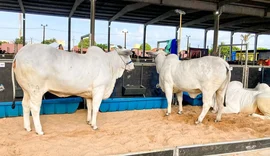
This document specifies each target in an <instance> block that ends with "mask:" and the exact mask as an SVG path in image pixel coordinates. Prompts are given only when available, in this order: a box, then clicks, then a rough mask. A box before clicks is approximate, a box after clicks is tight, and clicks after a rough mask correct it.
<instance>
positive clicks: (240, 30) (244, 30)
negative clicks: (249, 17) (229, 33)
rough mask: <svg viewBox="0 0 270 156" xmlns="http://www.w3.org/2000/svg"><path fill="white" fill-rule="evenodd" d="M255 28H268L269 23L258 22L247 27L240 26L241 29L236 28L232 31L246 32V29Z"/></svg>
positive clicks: (252, 29) (251, 29)
mask: <svg viewBox="0 0 270 156" xmlns="http://www.w3.org/2000/svg"><path fill="white" fill-rule="evenodd" d="M256 29H270V25H269V24H267V23H265V24H259V25H255V26H251V27H247V28H241V29H236V30H235V31H234V32H246V31H254V30H256Z"/></svg>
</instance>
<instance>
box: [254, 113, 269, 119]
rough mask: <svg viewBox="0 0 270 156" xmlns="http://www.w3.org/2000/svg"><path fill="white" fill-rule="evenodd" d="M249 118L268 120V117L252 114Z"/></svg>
mask: <svg viewBox="0 0 270 156" xmlns="http://www.w3.org/2000/svg"><path fill="white" fill-rule="evenodd" d="M251 116H253V117H257V118H260V119H263V120H264V119H270V116H264V115H260V114H256V113H252V114H251Z"/></svg>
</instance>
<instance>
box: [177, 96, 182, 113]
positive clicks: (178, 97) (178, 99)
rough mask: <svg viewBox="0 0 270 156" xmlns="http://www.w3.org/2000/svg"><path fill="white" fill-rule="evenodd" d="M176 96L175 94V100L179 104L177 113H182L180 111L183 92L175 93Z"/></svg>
mask: <svg viewBox="0 0 270 156" xmlns="http://www.w3.org/2000/svg"><path fill="white" fill-rule="evenodd" d="M176 96H177V101H178V104H179V110H178V114H182V111H183V106H182V102H183V92H178V93H176Z"/></svg>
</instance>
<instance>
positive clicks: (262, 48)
mask: <svg viewBox="0 0 270 156" xmlns="http://www.w3.org/2000/svg"><path fill="white" fill-rule="evenodd" d="M257 50H268V49H267V48H264V47H258V48H257Z"/></svg>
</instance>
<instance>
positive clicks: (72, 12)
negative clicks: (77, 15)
mask: <svg viewBox="0 0 270 156" xmlns="http://www.w3.org/2000/svg"><path fill="white" fill-rule="evenodd" d="M83 1H84V0H76V1H75V2H74V4H73V7H72V9H71V11H70V13H69V16H68V17H72V16H73V14H74V12H75V11H76V9H77V7H78V6H79V5H80V4H81V3H82V2H83Z"/></svg>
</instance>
